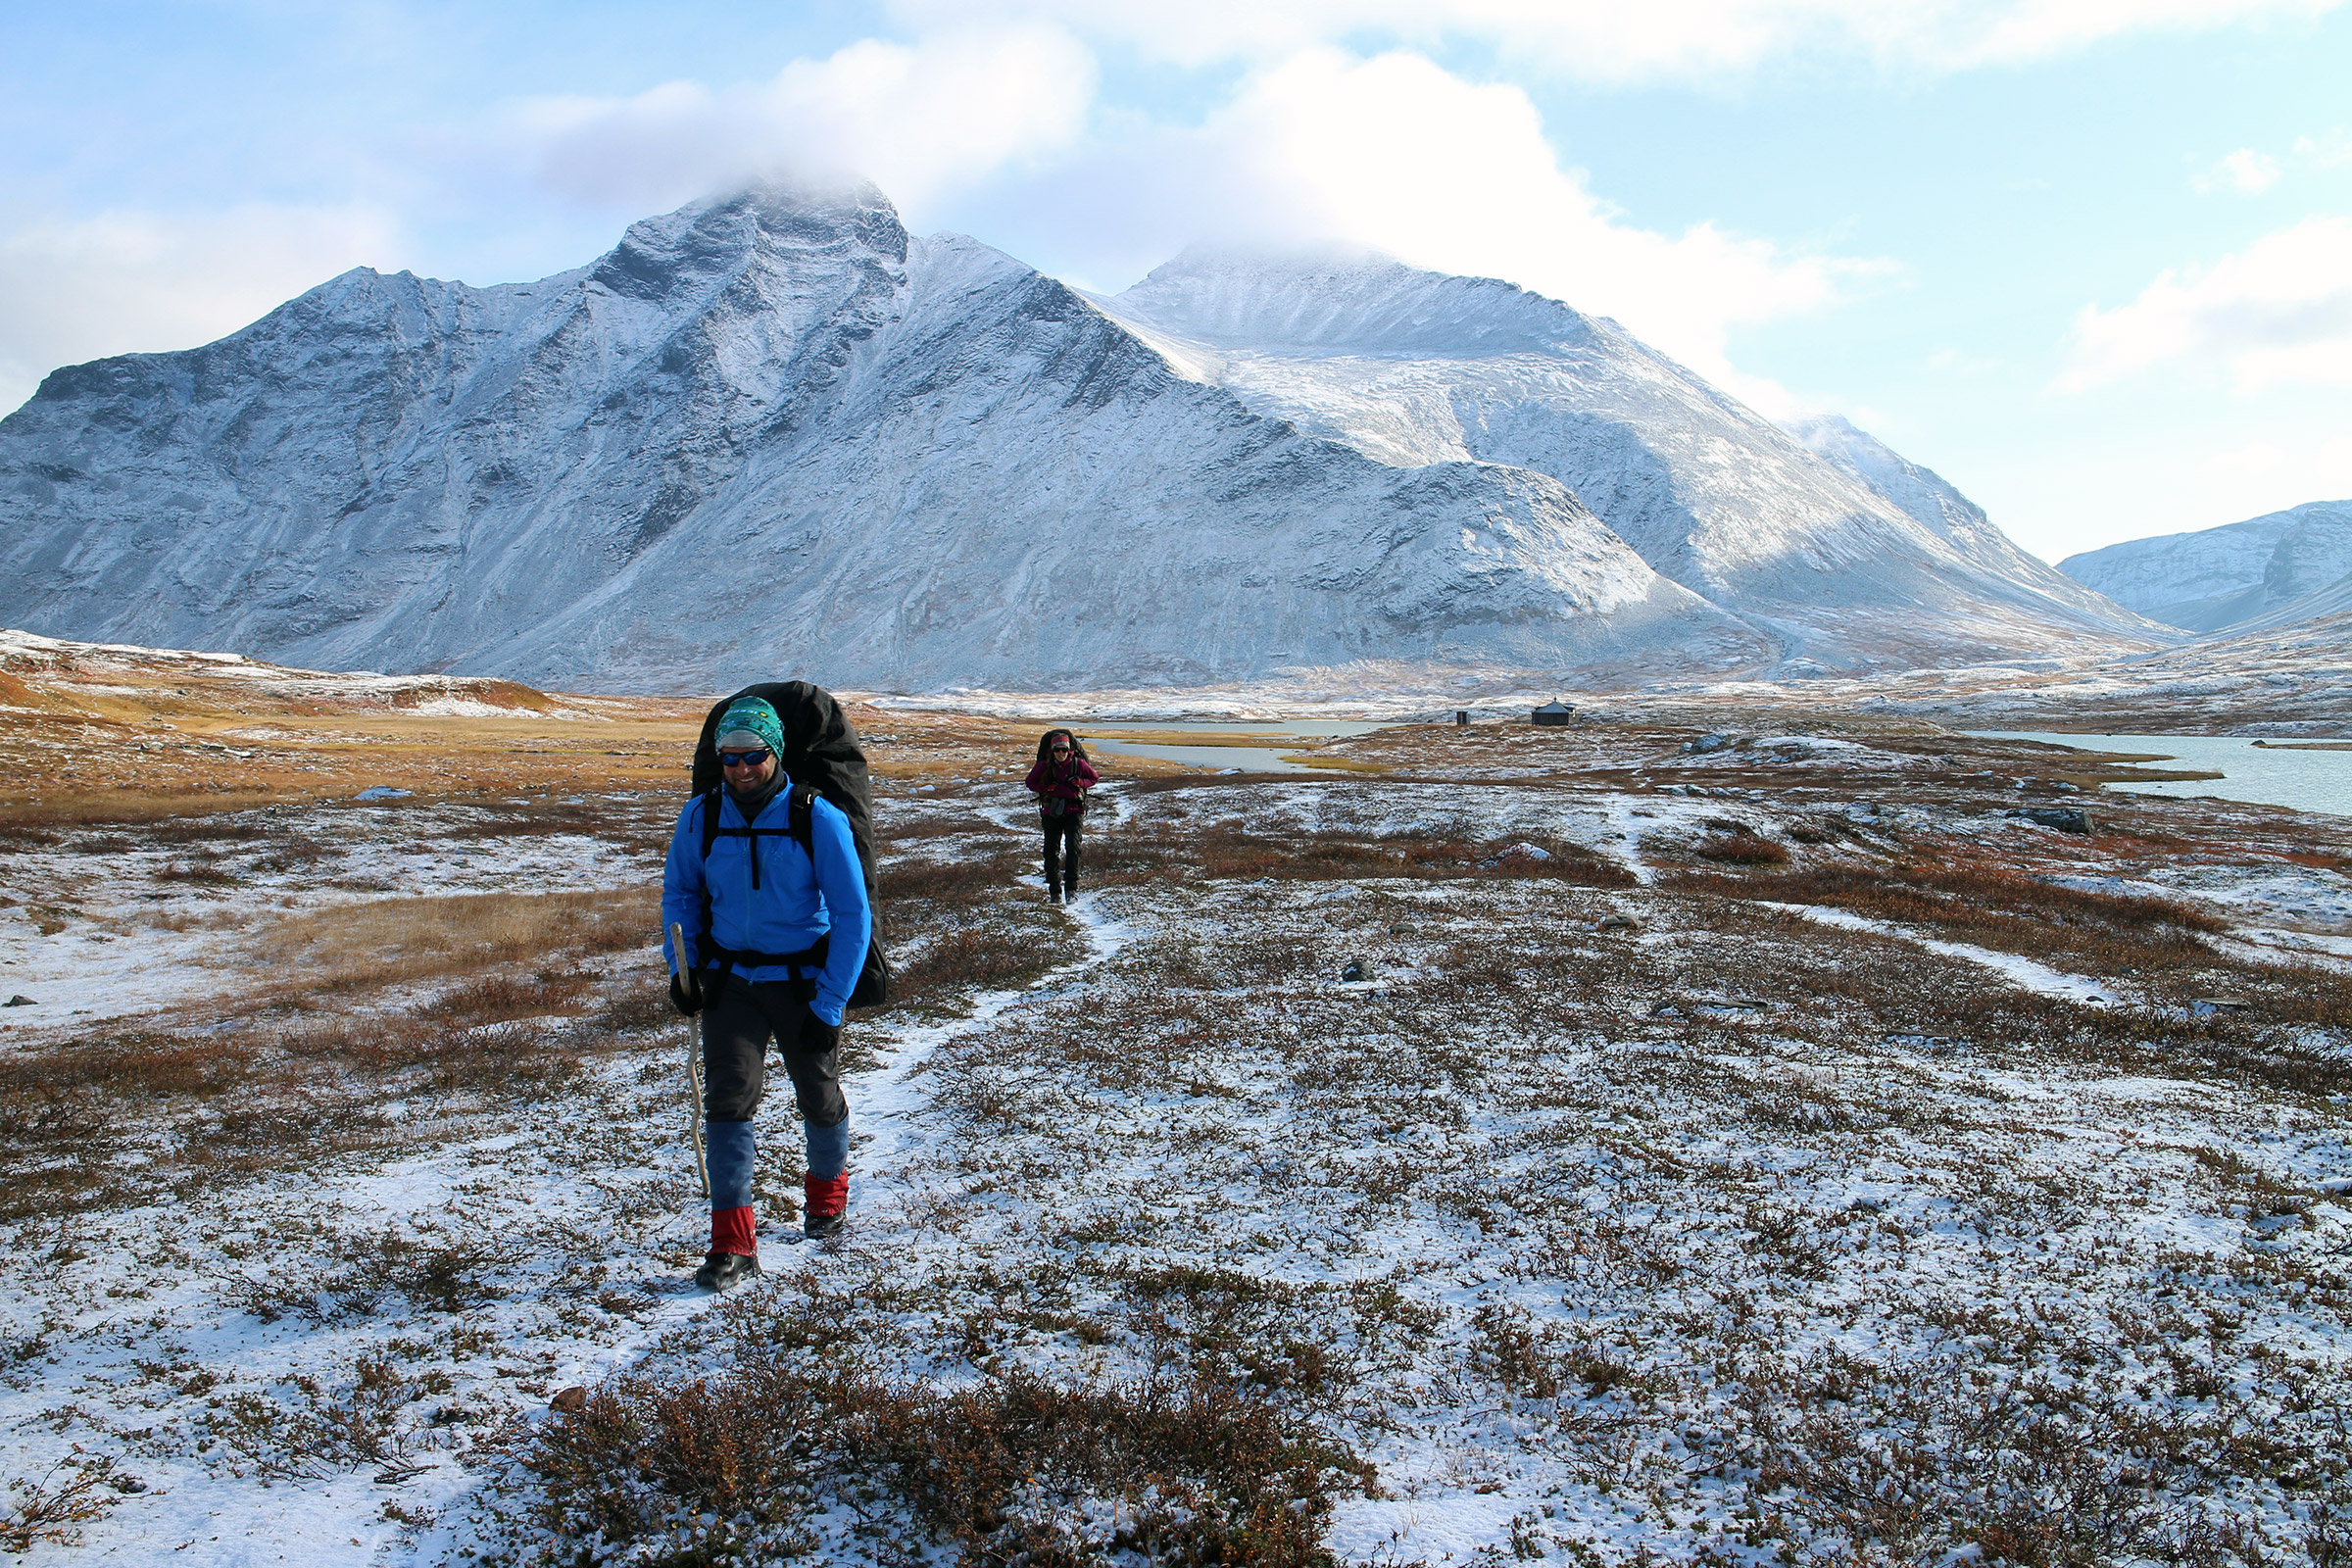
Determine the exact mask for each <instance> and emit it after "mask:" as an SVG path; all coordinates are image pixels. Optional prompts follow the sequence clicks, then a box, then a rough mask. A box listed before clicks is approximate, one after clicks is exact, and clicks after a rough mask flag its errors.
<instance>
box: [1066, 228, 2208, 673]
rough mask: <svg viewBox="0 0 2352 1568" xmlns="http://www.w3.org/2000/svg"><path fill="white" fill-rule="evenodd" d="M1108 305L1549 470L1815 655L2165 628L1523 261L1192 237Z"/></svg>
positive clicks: (1328, 414) (1170, 333) (1936, 484)
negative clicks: (1817, 438)
mask: <svg viewBox="0 0 2352 1568" xmlns="http://www.w3.org/2000/svg"><path fill="white" fill-rule="evenodd" d="M1104 304H1105V308H1106V309H1109V310H1111V311H1114V312H1115V313H1117V314H1118V315H1119V316H1120V317H1122V318H1123V319H1127V320H1128V321H1130V322H1131V323H1133V324H1135V325H1136V326H1137V327H1138V329H1139V330H1142V331H1146V332H1148V333H1152V334H1155V335H1156V338H1157V340H1158V341H1159V342H1160V343H1161V344H1162V345H1163V347H1164V348H1165V349H1166V350H1168V351H1169V352H1170V354H1171V359H1172V361H1173V363H1176V364H1179V365H1182V366H1185V367H1187V368H1189V370H1190V372H1191V373H1194V374H1197V375H1199V376H1201V378H1202V379H1204V380H1208V381H1212V382H1214V383H1215V384H1217V385H1221V386H1225V387H1229V388H1231V389H1233V390H1234V391H1236V392H1237V393H1239V394H1240V395H1241V397H1242V398H1243V400H1244V401H1245V402H1246V403H1248V404H1249V405H1250V407H1251V408H1253V409H1256V410H1258V411H1259V412H1261V413H1266V414H1273V415H1279V416H1281V417H1285V418H1287V419H1290V420H1292V421H1293V422H1295V423H1297V424H1298V425H1299V427H1300V428H1301V429H1305V430H1310V431H1313V432H1316V433H1318V434H1323V435H1328V436H1330V437H1331V438H1333V439H1334V440H1339V441H1345V442H1347V443H1348V444H1350V445H1352V446H1354V447H1356V448H1357V449H1358V450H1360V451H1362V452H1364V453H1365V454H1367V455H1368V456H1372V457H1376V458H1378V459H1380V460H1381V461H1383V462H1385V463H1393V464H1398V465H1410V464H1420V463H1435V462H1444V461H1448V460H1451V461H1462V460H1471V461H1477V462H1484V463H1496V464H1506V465H1509V466H1516V467H1523V468H1529V469H1533V470H1535V471H1537V472H1540V473H1547V474H1550V475H1552V476H1553V477H1554V478H1557V479H1559V480H1560V481H1561V482H1563V483H1565V484H1567V485H1568V486H1569V487H1570V488H1571V489H1573V490H1574V491H1575V492H1576V493H1577V495H1578V496H1579V497H1580V498H1581V499H1582V500H1583V501H1584V502H1585V504H1586V505H1587V506H1589V507H1591V508H1592V509H1593V514H1594V515H1596V516H1598V517H1599V518H1600V519H1601V520H1602V521H1603V522H1605V523H1607V524H1608V525H1609V527H1610V528H1611V529H1613V530H1614V531H1615V532H1616V533H1617V534H1619V535H1620V536H1621V537H1623V538H1624V539H1625V540H1626V541H1627V542H1628V543H1629V544H1631V545H1632V546H1633V547H1634V548H1635V549H1636V550H1638V551H1639V552H1641V554H1642V558H1643V559H1644V560H1646V561H1647V562H1648V563H1649V564H1651V565H1652V566H1654V567H1656V568H1657V569H1658V570H1659V571H1660V572H1662V573H1663V574H1665V575H1666V576H1668V577H1671V578H1673V579H1674V580H1675V581H1677V582H1680V583H1682V584H1683V585H1684V586H1686V587H1688V588H1690V589H1691V590H1692V591H1693V592H1696V593H1698V594H1701V595H1703V596H1704V597H1705V598H1707V599H1708V600H1710V601H1711V602H1713V603H1716V604H1719V605H1722V606H1724V607H1726V608H1727V609H1731V610H1734V611H1735V612H1737V613H1740V614H1741V615H1742V616H1743V617H1744V618H1746V619H1748V620H1749V621H1750V622H1751V623H1753V624H1756V625H1758V626H1759V627H1761V628H1765V629H1768V630H1770V631H1771V632H1772V633H1773V634H1775V635H1776V636H1777V637H1779V638H1781V639H1782V640H1783V641H1784V643H1785V645H1786V646H1787V647H1788V649H1789V653H1790V654H1791V655H1792V656H1794V657H1795V658H1797V659H1810V660H1812V661H1814V662H1820V663H1824V664H1831V665H1840V666H1855V665H1861V666H1867V665H1871V664H1874V663H1882V662H1939V661H1943V660H1947V659H1950V658H1953V657H1955V656H1957V655H1958V651H1959V650H1960V649H1962V648H1964V647H1975V648H1980V649H1991V648H2008V649H2028V648H2033V649H2039V650H2042V651H2048V650H2049V649H2051V648H2052V647H2053V646H2057V647H2067V648H2085V649H2087V648H2091V647H2099V646H2105V645H2108V644H2111V643H2112V642H2113V641H2114V640H2116V639H2117V638H2119V637H2122V638H2130V639H2147V638H2150V637H2156V638H2161V637H2162V636H2163V633H2162V632H2160V631H2159V630H2158V629H2157V628H2154V627H2152V626H2150V625H2148V624H2147V623H2146V622H2145V621H2143V620H2141V619H2140V618H2139V617H2138V616H2136V615H2133V614H2131V613H2128V612H2125V611H2123V610H2121V609H2120V608H2119V607H2117V606H2115V605H2112V604H2109V603H2107V602H2106V601H2104V600H2102V599H2100V598H2099V597H2098V596H2096V595H2092V594H2085V593H2083V592H2082V590H2081V588H2080V587H2079V586H2077V585H2076V584H2074V583H2072V582H2069V581H2068V580H2066V579H2065V578H2063V577H2061V576H2059V575H2058V574H2057V573H2056V572H2054V571H2052V570H2051V569H2050V568H2049V567H2047V566H2045V565H2042V564H2040V563H2038V562H2035V561H2033V560H2032V559H2031V558H2030V557H2027V556H2025V555H2024V554H2023V553H2022V552H2020V551H2018V550H2017V549H2016V548H2015V547H2014V546H2011V545H2010V544H2009V543H2008V541H2007V540H2006V539H2004V538H2002V537H2001V536H2000V535H1999V533H1998V531H1997V530H1995V529H1993V528H1992V527H1991V525H1990V524H1989V523H1987V522H1986V521H1985V518H1984V515H1983V513H1981V512H1979V511H1977V509H1975V508H1974V507H1973V506H1971V505H1970V504H1969V503H1968V502H1967V501H1966V500H1965V498H1962V497H1960V496H1959V495H1958V494H1957V492H1953V491H1951V490H1950V487H1949V486H1947V485H1944V484H1943V483H1942V481H1941V480H1939V479H1936V476H1935V475H1933V474H1930V473H1928V472H1927V470H1925V469H1921V468H1915V467H1912V466H1910V465H1908V464H1905V463H1903V461H1902V460H1901V459H1900V458H1897V457H1896V456H1895V455H1894V454H1893V453H1891V452H1887V450H1886V449H1885V448H1884V447H1881V446H1879V445H1878V444H1877V443H1876V442H1873V441H1871V440H1870V439H1869V438H1868V437H1867V436H1864V435H1862V434H1861V432H1860V431H1857V430H1854V429H1852V427H1851V426H1850V425H1843V424H1842V421H1840V422H1839V428H1838V430H1837V431H1826V432H1825V433H1824V435H1823V437H1822V444H1824V445H1826V446H1828V447H1829V448H1830V450H1831V452H1832V453H1833V454H1834V455H1835V456H1834V458H1825V456H1824V455H1823V454H1822V453H1820V452H1817V451H1816V450H1814V448H1813V447H1810V446H1808V445H1807V444H1805V443H1804V442H1802V441H1799V440H1798V439H1796V438H1795V437H1793V436H1791V435H1790V434H1789V432H1787V431H1785V430H1782V429H1781V428H1779V427H1778V426H1776V425H1774V424H1772V423H1771V422H1770V421H1768V420H1766V419H1764V418H1763V417H1761V416H1759V415H1757V414H1756V413H1755V412H1754V411H1752V410H1750V409H1748V408H1746V407H1744V406H1743V405H1741V404H1740V403H1738V402H1736V401H1734V400H1732V399H1730V398H1728V397H1726V396H1724V395H1723V394H1722V393H1720V392H1718V391H1716V390H1715V389H1714V388H1712V387H1710V386H1708V385H1707V384H1706V383H1705V382H1703V381H1701V380H1699V379H1698V378H1697V377H1696V376H1693V375H1691V373H1690V372H1689V371H1687V370H1685V369H1683V368H1681V367H1680V366H1677V365H1675V364H1674V363H1673V362H1672V361H1670V360H1667V359H1666V358H1665V357H1663V356H1662V355H1659V354H1657V353H1656V352H1654V351H1653V350H1651V349H1649V348H1647V347H1645V346H1644V345H1642V343H1640V342H1639V341H1637V340H1636V339H1635V338H1633V337H1632V336H1631V335H1630V334H1628V333H1627V332H1626V331H1625V330H1624V329H1623V328H1622V327H1620V326H1618V325H1617V324H1616V323H1615V322H1613V321H1610V320H1606V319H1599V318H1594V317H1588V316H1585V315H1582V314H1580V313H1579V312H1576V311H1573V310H1571V309H1569V308H1568V307H1567V306H1564V305H1561V304H1559V303H1557V302H1556V301H1552V300H1548V299H1544V298H1543V297H1542V296H1540V295H1535V294H1530V293H1528V292H1526V291H1525V290H1523V289H1519V288H1516V287H1514V286H1512V285H1510V284H1507V283H1501V282H1497V281H1495V280H1494V279H1491V278H1468V277H1452V276H1447V275H1446V274H1443V273H1435V272H1426V271H1421V270H1415V269H1412V268H1408V267H1404V266H1402V265H1400V264H1397V263H1395V262H1391V261H1387V260H1383V259H1379V258H1348V259H1340V260H1329V259H1313V258H1290V259H1281V258H1275V259H1270V258H1266V257H1244V256H1230V255H1218V254H1208V253H1188V254H1187V255H1185V256H1183V257H1180V258H1179V259H1177V260H1176V261H1174V262H1172V263H1170V264H1168V265H1167V266H1165V267H1163V268H1161V269H1159V270H1157V271H1155V272H1153V273H1152V275H1151V276H1150V277H1148V278H1146V279H1145V280H1144V281H1143V282H1141V283H1139V284H1137V285H1136V286H1135V287H1133V288H1131V289H1129V290H1127V291H1126V292H1124V293H1122V294H1120V295H1118V296H1117V297H1116V298H1115V299H1112V300H1109V301H1105V302H1104ZM1866 467H1867V468H1868V469H1870V470H1872V471H1871V472H1868V473H1866V472H1865V471H1864V470H1865V468H1866ZM1881 473H1883V474H1885V475H1886V476H1887V478H1888V479H1889V480H1890V481H1891V480H1895V479H1899V480H1900V481H1901V482H1902V483H1904V484H1906V485H1908V486H1909V487H1910V489H1912V490H1914V491H1918V492H1921V493H1923V494H1924V493H1926V492H1928V491H1931V490H1933V491H1936V492H1940V494H1939V495H1938V496H1937V498H1936V499H1937V502H1938V504H1937V506H1936V508H1934V509H1922V513H1921V515H1913V512H1912V511H1911V510H1907V508H1906V506H1905V505H1903V504H1901V503H1900V502H1899V501H1898V500H1892V499H1889V497H1888V496H1887V494H1882V493H1881V490H1880V488H1878V487H1877V485H1878V479H1877V475H1878V474H1881Z"/></svg>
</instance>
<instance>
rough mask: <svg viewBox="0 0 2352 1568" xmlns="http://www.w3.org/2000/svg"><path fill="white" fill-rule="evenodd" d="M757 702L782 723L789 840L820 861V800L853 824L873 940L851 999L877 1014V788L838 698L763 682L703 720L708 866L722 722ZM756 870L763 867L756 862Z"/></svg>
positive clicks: (701, 791) (701, 784)
mask: <svg viewBox="0 0 2352 1568" xmlns="http://www.w3.org/2000/svg"><path fill="white" fill-rule="evenodd" d="M743 697H757V698H759V699H760V700H761V701H762V702H764V703H766V704H767V705H768V706H769V707H770V708H772V709H774V710H775V711H776V716H777V717H778V718H780V719H782V720H783V721H784V755H783V756H782V757H781V758H779V759H777V760H778V761H779V762H780V763H781V764H782V766H783V769H784V772H785V774H786V776H788V777H789V778H790V779H791V780H792V794H791V803H790V816H789V818H788V820H789V821H790V824H791V836H792V837H793V839H794V840H795V841H797V842H798V843H799V844H800V846H801V848H802V850H803V851H805V852H808V853H809V856H810V858H812V859H813V858H814V844H813V834H814V830H813V828H812V826H811V824H810V817H811V814H812V811H813V807H812V805H811V801H812V799H813V797H815V796H818V795H821V796H823V797H824V798H825V799H826V800H828V801H830V802H832V803H833V805H834V806H835V807H837V808H839V809H840V811H841V814H842V815H844V816H846V817H848V818H849V819H850V836H851V837H852V838H853V839H855V840H856V841H857V844H858V865H859V867H861V868H862V869H863V870H864V872H865V902H866V907H867V908H868V909H869V910H870V911H871V912H872V917H873V926H872V933H871V935H870V936H869V937H868V938H867V940H866V944H865V966H864V967H863V968H861V969H859V970H858V984H857V985H856V986H855V987H854V988H852V990H851V992H850V1005H851V1006H853V1007H878V1006H880V1005H882V1004H883V1003H885V1002H888V1001H889V1000H890V959H889V958H888V957H886V956H884V955H883V952H882V905H881V901H880V899H879V898H878V897H877V896H876V893H877V889H876V885H875V879H874V808H873V788H872V786H871V785H870V784H869V783H868V781H867V779H866V773H865V753H863V752H862V751H859V750H858V732H857V730H855V729H853V728H852V727H851V726H850V719H849V715H848V714H847V713H844V712H843V711H841V705H840V704H839V703H837V702H835V701H834V700H833V694H832V693H831V692H828V691H826V690H825V689H824V688H823V687H821V686H811V685H810V684H809V682H807V681H805V680H786V681H763V682H761V683H760V684H759V685H757V686H746V687H745V688H744V689H743V690H741V691H739V692H737V693H736V694H735V696H734V697H725V698H721V699H720V700H719V701H718V702H716V703H715V704H713V705H711V712H710V715H709V716H708V717H706V718H705V719H704V720H703V737H702V739H701V740H700V741H699V742H697V743H696V745H695V748H694V793H695V794H697V795H699V796H701V797H702V798H703V858H705V859H709V858H710V857H711V845H712V844H714V843H716V842H717V840H718V832H719V828H718V805H719V803H718V799H717V796H718V791H719V790H720V789H721V788H722V787H723V785H722V782H721V774H720V772H719V766H718V721H719V718H720V716H721V715H723V714H724V713H725V712H726V711H727V705H728V704H729V703H732V702H734V701H735V700H736V699H737V698H743ZM754 863H755V864H756V863H757V861H755V862H754Z"/></svg>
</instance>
